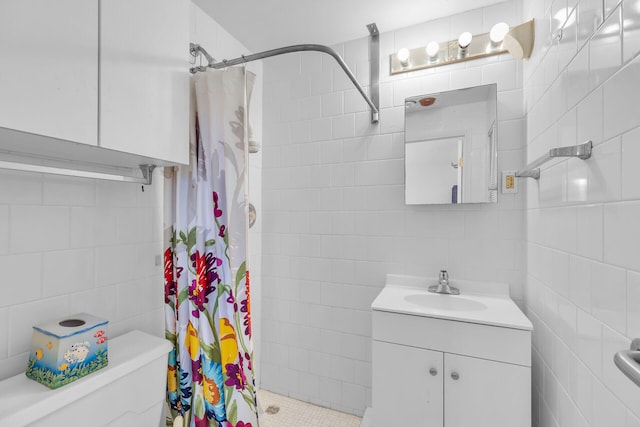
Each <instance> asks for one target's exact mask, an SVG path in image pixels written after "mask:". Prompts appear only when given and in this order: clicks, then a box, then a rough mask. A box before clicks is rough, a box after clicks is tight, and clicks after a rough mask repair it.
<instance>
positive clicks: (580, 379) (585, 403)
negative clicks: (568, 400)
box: [569, 359, 595, 425]
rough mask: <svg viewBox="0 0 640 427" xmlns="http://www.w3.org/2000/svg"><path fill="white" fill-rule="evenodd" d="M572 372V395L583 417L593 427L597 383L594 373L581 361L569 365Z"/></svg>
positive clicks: (576, 360)
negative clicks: (594, 396)
mask: <svg viewBox="0 0 640 427" xmlns="http://www.w3.org/2000/svg"><path fill="white" fill-rule="evenodd" d="M569 369H570V370H571V372H570V393H571V396H572V398H573V400H574V402H576V406H577V407H578V409H579V410H580V413H581V415H582V416H583V417H584V418H585V420H586V421H587V422H588V423H589V424H588V425H591V420H592V419H593V403H594V398H593V394H594V393H593V383H594V382H595V379H594V376H593V373H592V372H590V371H589V368H588V367H587V366H586V365H584V363H582V362H581V361H580V360H579V359H574V360H573V361H572V363H569Z"/></svg>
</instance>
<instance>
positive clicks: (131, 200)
mask: <svg viewBox="0 0 640 427" xmlns="http://www.w3.org/2000/svg"><path fill="white" fill-rule="evenodd" d="M156 173H158V172H156ZM2 174H3V179H2V183H3V184H2V185H3V188H4V189H5V190H4V191H1V192H0V230H5V231H3V232H2V233H4V234H3V235H4V236H5V237H4V238H2V242H3V246H2V251H0V253H1V254H2V255H0V268H2V271H3V272H4V273H3V280H2V285H0V288H1V289H2V294H3V295H4V296H3V298H2V302H0V306H2V308H0V319H2V321H0V379H4V378H7V377H9V376H12V375H15V374H17V373H18V372H20V371H24V369H25V366H26V357H27V351H28V350H29V345H30V342H31V332H32V330H31V327H32V326H33V325H35V324H38V323H41V322H45V321H49V320H51V319H53V318H56V317H61V316H68V315H71V314H74V313H78V312H82V311H86V312H89V313H94V314H96V315H99V316H104V317H106V318H107V319H109V321H110V328H111V335H112V336H116V335H119V334H121V333H123V332H126V331H128V330H132V329H142V330H145V331H148V332H151V333H155V334H157V335H162V330H163V315H162V310H161V304H162V302H163V286H162V269H161V267H156V266H155V255H156V254H158V255H159V254H161V253H162V243H161V241H160V239H161V236H162V234H161V230H160V228H159V224H160V223H161V218H160V215H162V210H161V203H162V201H161V194H162V191H161V190H162V188H161V186H162V180H156V183H155V184H154V185H153V186H151V187H146V188H145V192H141V190H140V186H137V185H132V184H114V183H109V184H105V183H103V182H97V181H95V180H85V179H73V178H63V177H51V176H46V175H39V174H29V173H20V172H2ZM4 184H7V186H6V187H4ZM104 205H108V206H117V208H106V209H105V208H103V207H102V206H104ZM120 214H126V216H128V218H129V220H130V222H128V221H126V220H125V219H124V218H120V219H119V220H118V216H119V215H120ZM125 233H126V236H125ZM114 236H120V237H121V238H120V239H118V238H116V237H114ZM118 240H121V241H118ZM125 242H126V244H125ZM134 264H138V268H134ZM103 273H106V274H103ZM132 280H137V281H141V282H143V283H146V284H148V285H147V286H146V287H145V291H146V292H145V293H144V295H137V296H134V295H133V294H132V298H134V299H135V301H134V300H130V302H129V303H130V304H136V309H135V310H130V311H128V312H123V311H119V312H118V311H117V310H115V307H116V304H117V298H116V292H115V291H116V289H117V288H118V287H120V286H123V285H124V284H126V283H127V282H130V281H132Z"/></svg>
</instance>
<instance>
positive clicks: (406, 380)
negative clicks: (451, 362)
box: [372, 341, 443, 427]
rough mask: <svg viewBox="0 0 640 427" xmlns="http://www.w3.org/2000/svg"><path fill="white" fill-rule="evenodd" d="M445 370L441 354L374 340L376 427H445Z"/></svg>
mask: <svg viewBox="0 0 640 427" xmlns="http://www.w3.org/2000/svg"><path fill="white" fill-rule="evenodd" d="M442 367H443V353H441V352H438V351H431V350H424V349H421V348H415V347H409V346H404V345H397V344H390V343H386V342H382V341H373V366H372V370H373V378H372V380H373V427H389V426H402V425H411V426H415V427H418V426H423V427H440V426H442V408H443V406H442V405H443V401H442V399H443V390H442ZM430 371H431V372H430Z"/></svg>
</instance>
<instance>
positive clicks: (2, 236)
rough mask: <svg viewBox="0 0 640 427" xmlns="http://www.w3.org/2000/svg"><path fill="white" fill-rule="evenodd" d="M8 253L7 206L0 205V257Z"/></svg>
mask: <svg viewBox="0 0 640 427" xmlns="http://www.w3.org/2000/svg"><path fill="white" fill-rule="evenodd" d="M8 252H9V206H2V205H0V255H5V254H7V253H8Z"/></svg>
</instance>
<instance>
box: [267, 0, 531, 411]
mask: <svg viewBox="0 0 640 427" xmlns="http://www.w3.org/2000/svg"><path fill="white" fill-rule="evenodd" d="M520 15H521V10H520V3H519V2H518V1H509V2H506V3H500V4H498V5H495V6H490V7H486V8H483V9H476V10H473V11H471V12H468V13H464V14H461V15H455V16H451V17H447V18H443V19H439V20H436V21H432V22H428V23H424V24H421V25H417V26H414V27H408V28H404V29H401V30H398V31H394V32H385V30H384V28H381V31H382V34H381V35H380V46H381V47H380V57H381V64H380V67H381V68H380V69H381V82H380V89H381V94H380V96H381V111H380V124H379V125H371V123H370V113H369V111H368V109H367V105H366V104H365V103H364V101H363V100H362V99H361V98H360V96H359V94H358V93H357V92H356V90H355V89H354V88H353V87H352V85H351V83H350V82H349V81H348V79H346V77H345V76H344V74H343V73H342V71H341V70H339V68H338V67H337V65H335V63H334V61H333V59H332V58H330V57H328V56H327V57H323V55H320V54H317V53H303V54H292V55H286V56H281V57H278V58H277V59H268V60H265V61H264V74H265V75H264V83H265V87H264V91H265V92H264V99H265V103H264V111H263V113H264V117H263V119H264V129H263V131H264V152H263V182H262V185H263V203H264V205H263V212H264V222H263V224H262V231H263V237H262V239H263V240H262V244H263V248H262V249H263V276H264V277H263V280H264V288H263V302H264V307H263V322H262V327H263V343H262V345H263V353H262V361H263V364H262V372H261V376H262V384H263V386H264V387H267V388H269V389H270V390H273V391H275V392H280V393H283V394H288V395H290V396H292V397H294V398H298V399H302V400H305V401H309V402H312V403H318V404H320V405H322V406H328V407H331V408H334V409H338V410H341V411H345V412H350V413H354V414H358V415H362V413H363V411H364V409H365V408H366V406H370V399H371V390H370V389H371V360H370V354H371V341H370V337H371V316H370V308H369V306H370V304H371V302H372V300H373V299H374V298H375V296H376V294H377V293H378V292H379V291H380V289H381V288H382V286H383V285H384V278H385V274H386V273H405V274H415V275H422V276H435V275H436V274H437V272H438V271H439V270H440V269H441V268H443V267H446V268H448V269H449V271H450V273H451V277H452V280H455V279H456V278H468V279H470V278H473V279H475V280H487V281H491V280H493V281H499V282H506V283H510V284H511V286H512V288H511V289H512V296H513V297H514V298H515V299H516V300H517V301H519V302H522V301H523V299H524V279H525V275H524V271H525V269H524V263H525V260H526V257H525V245H524V229H525V226H524V200H525V198H524V195H523V193H522V192H520V193H518V194H515V195H502V194H501V195H500V197H499V203H498V204H496V205H465V206H405V205H404V194H403V188H404V160H403V159H404V141H403V131H404V129H403V122H404V118H403V113H404V98H405V97H406V96H408V95H415V94H420V93H429V92H435V91H443V90H448V89H455V88H462V87H467V86H473V85H479V84H488V83H496V82H497V83H498V91H499V92H498V104H499V105H498V116H499V123H498V132H499V135H500V144H499V150H500V151H499V159H498V162H499V169H501V170H508V169H518V168H520V167H521V166H522V165H523V162H524V142H525V119H524V115H525V114H524V108H523V103H522V97H523V95H522V78H521V76H522V62H520V61H516V60H514V59H513V58H512V57H510V56H508V55H501V56H494V57H491V58H485V59H482V60H478V61H470V62H466V63H461V64H455V65H451V66H447V67H439V68H436V69H430V70H423V71H419V72H415V73H409V74H403V75H398V76H389V71H388V70H389V64H388V58H389V54H391V53H392V52H394V51H396V50H397V49H399V48H400V47H408V48H412V47H417V46H421V45H424V44H425V43H426V42H427V41H428V40H429V39H431V38H433V39H436V40H440V41H443V40H449V39H452V38H456V37H457V36H458V34H459V33H460V32H461V31H463V30H462V29H468V28H471V29H472V30H473V31H475V32H476V33H480V32H486V31H489V29H490V28H491V26H492V25H493V24H495V23H496V22H499V21H506V22H508V23H509V24H512V25H513V24H517V23H519V21H520V19H519V18H520ZM334 48H336V50H337V51H338V52H339V53H340V54H342V55H343V57H344V58H345V61H346V62H347V64H348V65H349V66H350V67H351V69H352V70H354V71H355V73H356V75H357V76H358V78H359V79H360V80H361V81H362V82H363V83H364V84H365V85H366V84H368V81H369V76H368V73H369V71H368V67H369V62H368V40H367V38H362V39H358V40H355V41H350V42H346V43H343V44H340V45H337V46H334Z"/></svg>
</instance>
